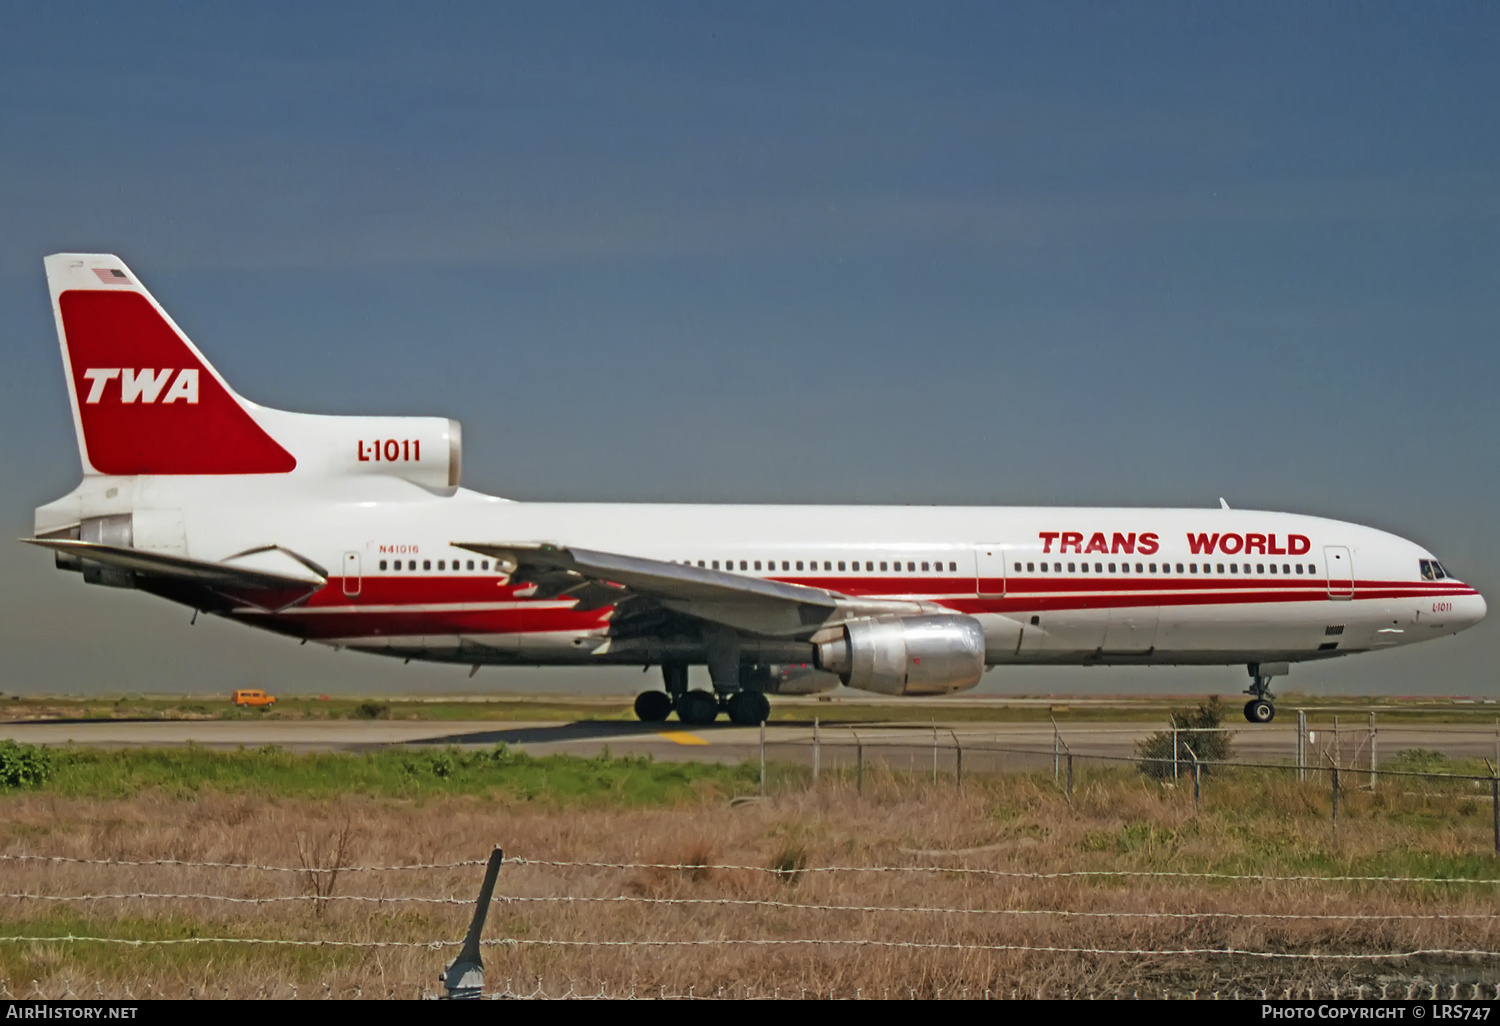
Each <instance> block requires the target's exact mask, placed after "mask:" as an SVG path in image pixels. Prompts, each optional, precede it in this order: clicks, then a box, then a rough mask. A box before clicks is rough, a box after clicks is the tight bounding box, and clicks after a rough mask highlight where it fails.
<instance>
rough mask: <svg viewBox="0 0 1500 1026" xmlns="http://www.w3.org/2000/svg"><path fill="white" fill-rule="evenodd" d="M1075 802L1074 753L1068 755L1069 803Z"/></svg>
mask: <svg viewBox="0 0 1500 1026" xmlns="http://www.w3.org/2000/svg"><path fill="white" fill-rule="evenodd" d="M1072 800H1073V753H1072V752H1069V753H1068V801H1070V802H1071V801H1072Z"/></svg>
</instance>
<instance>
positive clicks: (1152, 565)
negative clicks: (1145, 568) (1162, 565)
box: [1151, 563, 1156, 574]
mask: <svg viewBox="0 0 1500 1026" xmlns="http://www.w3.org/2000/svg"><path fill="white" fill-rule="evenodd" d="M1151 572H1152V573H1153V574H1154V573H1156V564H1155V563H1152V564H1151Z"/></svg>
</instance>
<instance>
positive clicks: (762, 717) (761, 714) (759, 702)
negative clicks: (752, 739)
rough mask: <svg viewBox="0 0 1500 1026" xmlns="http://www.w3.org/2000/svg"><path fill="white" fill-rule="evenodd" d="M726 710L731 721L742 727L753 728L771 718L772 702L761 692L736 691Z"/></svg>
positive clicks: (727, 703)
mask: <svg viewBox="0 0 1500 1026" xmlns="http://www.w3.org/2000/svg"><path fill="white" fill-rule="evenodd" d="M725 708H726V710H727V711H728V713H729V721H730V722H731V723H733V724H735V725H737V726H740V727H753V726H755V725H756V724H757V723H764V722H766V720H768V719H770V718H771V701H770V699H768V698H766V696H765V695H764V694H762V693H761V692H759V691H736V692H735V693H734V694H732V695H730V696H729V701H728V702H726V703H725Z"/></svg>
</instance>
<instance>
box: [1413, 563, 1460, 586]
mask: <svg viewBox="0 0 1500 1026" xmlns="http://www.w3.org/2000/svg"><path fill="white" fill-rule="evenodd" d="M1417 562H1418V563H1419V564H1420V565H1421V567H1422V580H1424V581H1441V580H1444V579H1445V578H1448V577H1452V576H1453V575H1452V574H1451V573H1449V572H1448V569H1447V568H1446V567H1444V566H1443V564H1441V563H1439V562H1438V561H1437V560H1435V559H1420V560H1418V561H1417Z"/></svg>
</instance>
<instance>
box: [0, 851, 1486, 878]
mask: <svg viewBox="0 0 1500 1026" xmlns="http://www.w3.org/2000/svg"><path fill="white" fill-rule="evenodd" d="M0 861H31V862H51V863H63V864H69V863H71V864H77V865H91V866H127V867H132V866H175V867H180V868H189V869H248V870H259V871H261V872H267V873H303V874H307V873H312V874H317V873H332V872H339V873H387V872H397V871H404V870H433V869H463V868H467V867H471V866H483V865H485V864H486V861H487V860H485V859H463V860H460V861H456V862H430V863H411V864H408V865H387V866H276V865H262V864H259V863H250V862H195V861H192V860H188V859H143V860H129V859H87V858H78V857H74V856H68V855H27V854H0ZM505 864H506V865H507V866H510V867H523V866H543V867H552V868H559V869H628V870H669V871H674V872H693V873H703V872H709V871H714V872H726V873H727V872H736V873H762V874H768V875H772V876H776V877H779V878H783V879H785V878H789V877H794V876H797V875H799V874H802V873H949V874H956V875H966V876H986V877H996V878H1001V879H1015V880H1065V879H1074V878H1086V879H1099V878H1109V877H1117V878H1156V879H1182V880H1236V881H1245V880H1249V881H1255V882H1259V883H1397V884H1474V885H1487V886H1493V885H1495V884H1500V878H1490V877H1464V876H1356V875H1339V876H1318V875H1315V874H1302V875H1277V874H1270V873H1220V872H1214V871H1211V870H1205V871H1188V870H1147V869H1071V870H1057V871H1054V872H1050V873H1042V872H1027V871H1024V870H1014V869H989V868H985V867H976V866H803V867H796V868H780V867H775V866H749V865H730V864H724V865H721V864H717V863H698V862H587V861H574V860H568V859H531V858H525V857H521V856H515V857H511V856H507V857H506V859H505Z"/></svg>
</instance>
